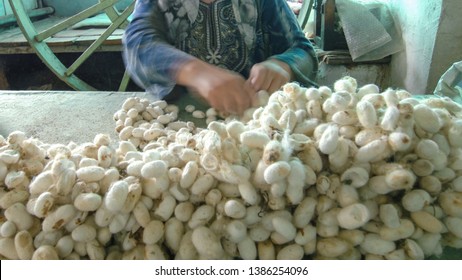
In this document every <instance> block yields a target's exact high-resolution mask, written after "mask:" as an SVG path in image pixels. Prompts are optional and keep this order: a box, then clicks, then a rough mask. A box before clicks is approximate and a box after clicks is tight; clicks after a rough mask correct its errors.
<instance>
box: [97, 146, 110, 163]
mask: <svg viewBox="0 0 462 280" xmlns="http://www.w3.org/2000/svg"><path fill="white" fill-rule="evenodd" d="M113 155H114V154H113V150H112V149H111V148H110V147H108V146H100V147H99V149H98V165H99V166H101V167H103V168H109V167H110V166H111V164H112V160H113Z"/></svg>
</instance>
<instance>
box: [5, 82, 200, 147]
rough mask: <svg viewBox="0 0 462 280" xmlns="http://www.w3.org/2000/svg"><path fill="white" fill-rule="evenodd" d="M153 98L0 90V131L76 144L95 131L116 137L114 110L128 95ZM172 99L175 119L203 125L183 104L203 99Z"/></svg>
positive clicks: (114, 138)
mask: <svg viewBox="0 0 462 280" xmlns="http://www.w3.org/2000/svg"><path fill="white" fill-rule="evenodd" d="M132 96H135V97H140V98H147V99H149V100H150V101H151V102H152V101H155V98H154V97H153V96H151V95H149V94H146V93H144V92H111V91H97V92H82V91H80V92H76V91H1V90H0V135H2V136H3V137H5V138H6V137H7V136H8V134H9V133H11V132H13V131H17V130H19V131H23V132H25V133H26V135H27V136H28V137H33V138H37V139H39V140H41V141H42V142H44V143H48V144H58V143H60V144H68V143H69V142H70V141H73V142H75V143H77V144H81V143H85V142H91V141H93V138H94V137H95V135H97V134H98V133H105V134H109V135H110V136H111V139H112V140H113V141H118V139H119V138H118V135H117V133H116V132H115V121H114V119H113V115H114V113H115V112H116V111H117V110H119V109H121V108H122V104H123V103H124V101H125V100H126V99H127V98H128V97H132ZM170 103H174V104H176V105H178V106H179V107H180V113H179V117H178V119H179V120H183V121H194V122H195V123H196V125H197V126H200V127H205V121H204V120H198V119H193V118H192V116H191V114H190V113H187V112H185V111H184V110H182V109H184V107H185V106H186V105H187V104H193V105H195V106H196V108H197V109H200V110H206V109H207V108H208V106H207V105H205V104H204V103H202V102H200V101H198V100H196V99H194V97H192V96H191V95H188V94H185V95H183V96H181V97H179V98H176V99H175V100H174V101H171V102H170Z"/></svg>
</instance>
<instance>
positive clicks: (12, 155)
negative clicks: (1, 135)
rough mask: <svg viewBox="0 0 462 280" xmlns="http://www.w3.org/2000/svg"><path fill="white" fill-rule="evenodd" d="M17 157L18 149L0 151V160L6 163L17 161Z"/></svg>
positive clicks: (18, 155)
mask: <svg viewBox="0 0 462 280" xmlns="http://www.w3.org/2000/svg"><path fill="white" fill-rule="evenodd" d="M19 158H20V154H19V151H16V150H5V151H2V152H1V153H0V161H2V162H3V163H5V164H8V165H12V164H16V163H18V161H19Z"/></svg>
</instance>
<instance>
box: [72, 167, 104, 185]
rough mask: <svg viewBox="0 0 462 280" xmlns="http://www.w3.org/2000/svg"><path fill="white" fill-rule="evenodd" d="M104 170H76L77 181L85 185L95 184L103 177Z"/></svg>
mask: <svg viewBox="0 0 462 280" xmlns="http://www.w3.org/2000/svg"><path fill="white" fill-rule="evenodd" d="M104 172H105V170H104V168H102V167H100V166H86V167H82V168H79V169H77V171H76V175H77V178H78V179H79V180H82V181H84V182H86V183H91V182H97V181H99V180H101V179H103V177H104Z"/></svg>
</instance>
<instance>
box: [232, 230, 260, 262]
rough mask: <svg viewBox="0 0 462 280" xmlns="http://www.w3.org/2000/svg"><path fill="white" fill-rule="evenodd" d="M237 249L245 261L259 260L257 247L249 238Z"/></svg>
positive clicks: (239, 244)
mask: <svg viewBox="0 0 462 280" xmlns="http://www.w3.org/2000/svg"><path fill="white" fill-rule="evenodd" d="M237 249H238V250H239V254H240V256H241V258H242V259H243V260H255V259H256V258H257V246H256V245H255V242H254V241H253V240H252V239H250V237H249V236H246V237H245V238H244V239H243V240H241V241H240V242H239V243H238V244H237Z"/></svg>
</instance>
